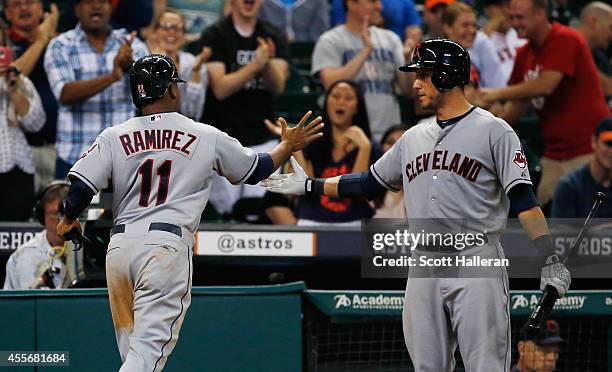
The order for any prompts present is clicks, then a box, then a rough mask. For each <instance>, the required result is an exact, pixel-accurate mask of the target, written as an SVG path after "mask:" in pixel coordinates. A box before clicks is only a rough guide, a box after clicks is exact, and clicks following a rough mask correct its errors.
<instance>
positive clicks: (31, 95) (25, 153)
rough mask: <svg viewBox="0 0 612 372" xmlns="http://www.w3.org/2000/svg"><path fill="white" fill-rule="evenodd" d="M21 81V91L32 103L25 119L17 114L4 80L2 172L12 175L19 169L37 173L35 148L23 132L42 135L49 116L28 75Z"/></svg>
mask: <svg viewBox="0 0 612 372" xmlns="http://www.w3.org/2000/svg"><path fill="white" fill-rule="evenodd" d="M19 78H20V79H21V83H20V84H21V88H20V89H22V93H23V94H24V95H25V96H26V97H28V101H29V103H30V107H29V109H28V112H27V113H26V114H25V115H24V116H23V117H19V116H17V115H16V113H15V112H14V110H13V108H12V106H11V104H10V99H9V94H8V91H7V86H6V82H5V79H4V78H0V173H8V172H10V171H11V170H12V169H13V168H15V167H17V168H19V169H21V170H22V171H24V172H25V173H28V174H34V170H35V168H34V160H33V157H32V149H30V145H28V142H27V141H26V138H25V135H24V134H23V131H26V132H38V131H39V130H40V129H41V128H42V127H43V125H45V119H46V115H45V111H44V110H43V106H42V103H41V102H40V96H39V95H38V92H37V91H36V88H34V84H32V82H31V81H30V79H28V78H27V77H26V76H23V75H21V76H20V77H19ZM9 122H10V124H9Z"/></svg>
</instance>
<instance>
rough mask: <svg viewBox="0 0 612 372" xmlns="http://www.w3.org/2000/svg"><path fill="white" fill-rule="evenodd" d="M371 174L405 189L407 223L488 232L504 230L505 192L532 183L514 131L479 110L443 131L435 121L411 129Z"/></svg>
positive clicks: (387, 184) (391, 186) (394, 187)
mask: <svg viewBox="0 0 612 372" xmlns="http://www.w3.org/2000/svg"><path fill="white" fill-rule="evenodd" d="M398 164H401V167H398ZM371 171H372V173H373V174H374V177H375V178H376V179H377V180H378V181H379V182H380V183H381V184H382V185H383V186H385V187H386V188H387V189H389V190H392V191H397V190H399V189H400V187H403V188H404V192H405V194H404V195H405V196H404V203H405V204H406V211H407V213H408V219H409V220H410V218H435V219H441V218H463V219H465V218H467V219H469V220H470V221H471V222H472V226H471V227H472V228H473V229H476V230H477V232H487V233H496V232H501V230H502V229H503V228H504V226H505V222H506V217H507V216H508V210H509V208H510V202H509V199H508V197H507V196H506V192H507V191H508V190H509V189H510V188H511V187H512V186H514V185H516V184H518V183H528V184H531V180H530V178H529V171H528V169H527V160H526V159H525V156H524V154H523V149H522V146H521V143H520V140H519V138H518V136H517V135H516V133H515V132H514V130H512V128H511V127H510V126H509V125H508V124H507V123H506V122H505V121H503V120H502V119H499V118H497V117H495V116H493V115H492V114H491V113H489V112H488V111H485V110H482V109H480V108H475V109H473V110H472V112H470V113H469V114H468V115H467V116H466V117H464V118H463V119H461V120H460V121H459V122H457V123H455V124H452V125H449V126H447V127H445V128H444V129H442V128H441V127H440V126H439V125H438V124H437V122H436V119H435V118H432V119H431V120H429V121H426V122H424V123H422V124H419V125H416V126H414V127H412V128H410V129H409V130H408V131H406V132H405V133H404V135H403V136H402V137H401V138H400V139H399V140H398V141H397V143H396V144H395V145H394V146H393V147H392V148H391V149H390V150H389V151H387V152H386V153H385V154H384V155H383V156H382V157H381V158H380V159H379V160H378V161H377V162H376V163H375V164H373V165H372V166H371ZM474 225H475V226H474Z"/></svg>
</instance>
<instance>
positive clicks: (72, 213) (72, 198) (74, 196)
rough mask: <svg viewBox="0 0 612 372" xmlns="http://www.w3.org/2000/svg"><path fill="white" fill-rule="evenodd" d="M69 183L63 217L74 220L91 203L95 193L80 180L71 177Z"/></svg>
mask: <svg viewBox="0 0 612 372" xmlns="http://www.w3.org/2000/svg"><path fill="white" fill-rule="evenodd" d="M71 181H72V183H71V184H70V189H68V197H67V198H66V205H65V206H64V215H65V216H66V217H68V218H70V219H72V220H76V219H77V218H78V217H79V215H80V214H81V213H82V212H83V211H84V210H85V208H87V206H88V205H89V203H91V199H93V197H94V195H95V193H94V192H93V190H92V189H90V188H89V186H87V185H86V184H85V182H83V181H81V180H80V179H78V178H76V177H71Z"/></svg>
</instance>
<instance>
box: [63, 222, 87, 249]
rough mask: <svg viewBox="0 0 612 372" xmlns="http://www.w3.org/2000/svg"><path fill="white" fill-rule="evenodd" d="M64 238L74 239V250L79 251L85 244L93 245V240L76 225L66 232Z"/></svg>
mask: <svg viewBox="0 0 612 372" xmlns="http://www.w3.org/2000/svg"><path fill="white" fill-rule="evenodd" d="M64 239H66V240H70V241H72V244H74V249H73V251H78V250H79V249H81V248H82V247H83V245H84V244H88V245H91V240H89V238H88V237H86V236H85V235H83V234H82V233H81V231H79V229H78V228H76V227H75V228H73V229H72V230H70V231H68V232H67V233H66V234H64Z"/></svg>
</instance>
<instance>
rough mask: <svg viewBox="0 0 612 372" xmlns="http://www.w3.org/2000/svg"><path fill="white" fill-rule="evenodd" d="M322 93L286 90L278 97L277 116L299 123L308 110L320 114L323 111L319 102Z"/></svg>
mask: <svg viewBox="0 0 612 372" xmlns="http://www.w3.org/2000/svg"><path fill="white" fill-rule="evenodd" d="M320 95H321V94H320V93H317V92H314V93H301V92H285V94H283V95H282V96H280V97H279V98H278V101H277V105H276V108H277V109H276V116H282V117H284V118H285V120H287V122H289V123H297V122H298V121H300V119H301V118H302V116H303V115H304V113H305V112H306V111H308V110H312V111H313V113H314V114H315V115H318V114H320V111H321V108H320V107H319V104H318V99H319V96H320Z"/></svg>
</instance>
